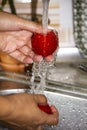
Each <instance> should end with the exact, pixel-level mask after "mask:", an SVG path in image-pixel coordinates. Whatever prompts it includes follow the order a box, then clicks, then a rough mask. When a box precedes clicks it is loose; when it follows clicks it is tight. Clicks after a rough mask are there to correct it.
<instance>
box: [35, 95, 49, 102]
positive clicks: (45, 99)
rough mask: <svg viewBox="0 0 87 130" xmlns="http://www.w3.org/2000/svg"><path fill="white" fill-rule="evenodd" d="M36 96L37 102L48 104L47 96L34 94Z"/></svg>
mask: <svg viewBox="0 0 87 130" xmlns="http://www.w3.org/2000/svg"><path fill="white" fill-rule="evenodd" d="M34 98H35V101H36V102H37V104H47V98H46V96H45V95H42V94H37V95H34Z"/></svg>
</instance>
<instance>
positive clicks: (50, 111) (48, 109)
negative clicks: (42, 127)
mask: <svg viewBox="0 0 87 130" xmlns="http://www.w3.org/2000/svg"><path fill="white" fill-rule="evenodd" d="M38 107H39V108H40V109H41V110H42V111H44V112H46V113H48V114H52V110H51V108H50V106H49V105H48V104H47V105H42V104H38Z"/></svg>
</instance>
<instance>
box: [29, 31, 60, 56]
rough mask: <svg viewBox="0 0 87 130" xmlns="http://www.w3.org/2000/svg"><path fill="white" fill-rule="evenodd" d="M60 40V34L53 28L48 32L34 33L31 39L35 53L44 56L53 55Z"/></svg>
mask: <svg viewBox="0 0 87 130" xmlns="http://www.w3.org/2000/svg"><path fill="white" fill-rule="evenodd" d="M58 42H59V41H58V36H57V35H56V33H55V32H54V31H53V30H51V31H50V32H48V33H47V34H43V33H34V34H33V36H32V40H31V43H32V49H33V51H34V53H35V54H37V55H42V56H43V57H46V56H48V55H52V54H53V53H54V52H55V50H56V49H57V47H58Z"/></svg>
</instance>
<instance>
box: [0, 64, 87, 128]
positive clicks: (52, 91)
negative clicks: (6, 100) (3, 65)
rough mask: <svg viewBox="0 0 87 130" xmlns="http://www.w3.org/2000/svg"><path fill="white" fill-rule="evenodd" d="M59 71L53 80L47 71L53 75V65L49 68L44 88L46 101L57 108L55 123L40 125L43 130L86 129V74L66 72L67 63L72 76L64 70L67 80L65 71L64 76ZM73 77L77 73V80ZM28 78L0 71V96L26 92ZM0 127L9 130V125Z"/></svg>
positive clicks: (28, 90)
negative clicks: (53, 124) (50, 125)
mask: <svg viewBox="0 0 87 130" xmlns="http://www.w3.org/2000/svg"><path fill="white" fill-rule="evenodd" d="M64 67H65V66H64ZM71 67H74V68H75V69H76V66H73V65H71ZM58 68H60V66H58ZM65 68H66V69H65V70H66V71H68V68H67V66H66V67H65ZM61 70H62V71H63V72H65V70H63V68H62V69H61ZM61 70H60V69H59V70H58V72H59V73H58V76H59V75H60V77H58V76H56V79H55V78H54V80H53V78H52V75H51V73H52V74H53V77H54V74H56V71H55V68H54V69H53V70H52V69H51V70H50V73H49V76H48V77H47V80H46V89H45V91H44V94H45V95H46V96H47V98H48V101H49V103H51V104H53V105H55V106H56V107H57V109H58V111H59V124H58V125H57V126H54V127H49V126H43V127H44V130H52V129H53V130H87V84H86V82H87V81H86V80H87V73H85V72H81V70H80V72H81V75H79V74H80V73H79V72H75V71H74V69H73V71H70V66H69V72H70V73H71V72H72V74H73V75H72V74H70V73H69V75H68V72H67V74H66V75H67V76H68V79H67V77H66V75H65V73H64V76H63V74H62V73H61V74H60V71H61ZM78 70H79V69H78ZM62 71H61V72H62ZM73 72H74V73H73ZM77 74H78V76H82V77H83V79H84V81H85V82H83V79H82V77H81V80H80V77H78V76H77ZM82 74H83V75H82ZM61 76H62V77H61ZM75 76H77V81H78V82H76V79H75V78H76V77H75ZM28 78H29V77H27V76H26V75H21V74H16V73H12V74H11V72H7V73H6V72H5V73H4V72H2V71H1V72H0V95H8V94H15V93H29V92H30V87H29V84H30V81H29V79H28ZM66 79H67V80H66ZM71 79H72V80H71ZM65 81H66V82H65ZM79 81H80V82H79ZM81 81H82V82H81ZM38 82H39V79H36V83H38ZM83 83H84V84H83ZM0 130H9V128H8V127H7V126H5V124H4V125H1V128H0Z"/></svg>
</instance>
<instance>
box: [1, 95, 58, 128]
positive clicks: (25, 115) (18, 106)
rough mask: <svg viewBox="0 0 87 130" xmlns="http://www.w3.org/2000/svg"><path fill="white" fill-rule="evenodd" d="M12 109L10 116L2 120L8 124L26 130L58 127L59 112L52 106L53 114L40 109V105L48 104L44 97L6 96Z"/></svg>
mask: <svg viewBox="0 0 87 130" xmlns="http://www.w3.org/2000/svg"><path fill="white" fill-rule="evenodd" d="M6 100H8V102H9V105H8V104H7V105H8V107H10V109H8V110H9V112H7V113H8V114H7V115H6V116H5V115H4V116H3V117H2V118H1V119H2V121H3V120H4V121H5V122H6V123H7V124H10V125H13V126H14V127H17V128H19V129H24V130H40V129H41V128H40V126H41V125H46V124H47V125H56V124H57V123H58V111H57V109H56V108H55V107H54V106H52V107H51V109H52V113H53V114H47V113H45V112H43V111H42V110H40V109H39V107H38V104H44V105H45V104H47V99H46V97H45V96H44V95H39V94H38V95H35V94H14V95H10V96H6Z"/></svg>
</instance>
